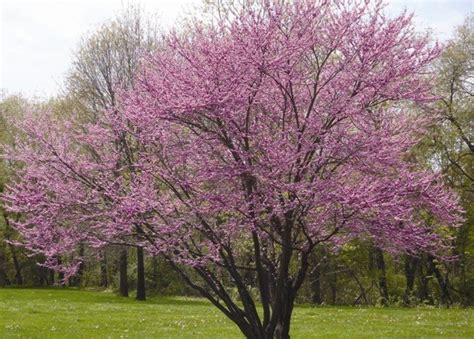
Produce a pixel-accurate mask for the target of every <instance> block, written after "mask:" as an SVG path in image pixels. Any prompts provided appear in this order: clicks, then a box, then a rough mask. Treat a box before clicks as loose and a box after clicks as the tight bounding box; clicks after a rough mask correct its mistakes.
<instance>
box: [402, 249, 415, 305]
mask: <svg viewBox="0 0 474 339" xmlns="http://www.w3.org/2000/svg"><path fill="white" fill-rule="evenodd" d="M417 266H418V258H415V257H411V256H408V255H407V256H405V279H406V287H405V294H404V296H403V301H404V303H405V305H409V304H410V302H411V298H412V297H413V287H414V286H415V276H416V268H417Z"/></svg>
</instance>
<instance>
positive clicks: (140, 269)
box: [136, 247, 146, 300]
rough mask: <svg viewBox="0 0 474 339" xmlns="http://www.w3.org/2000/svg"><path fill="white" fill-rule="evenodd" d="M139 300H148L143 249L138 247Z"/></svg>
mask: <svg viewBox="0 0 474 339" xmlns="http://www.w3.org/2000/svg"><path fill="white" fill-rule="evenodd" d="M136 299H137V300H146V292H145V259H144V254H143V247H137V297H136Z"/></svg>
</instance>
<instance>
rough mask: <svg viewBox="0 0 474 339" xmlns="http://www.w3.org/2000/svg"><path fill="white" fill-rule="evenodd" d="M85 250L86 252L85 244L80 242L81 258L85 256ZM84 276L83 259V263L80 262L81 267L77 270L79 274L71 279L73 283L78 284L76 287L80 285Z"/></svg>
mask: <svg viewBox="0 0 474 339" xmlns="http://www.w3.org/2000/svg"><path fill="white" fill-rule="evenodd" d="M84 252H85V248H84V244H80V245H79V257H80V258H81V259H82V258H84ZM83 276H84V262H83V261H81V263H80V264H79V269H78V270H77V274H76V275H75V276H74V277H73V279H72V280H71V285H73V286H76V287H80V286H81V283H82V277H83Z"/></svg>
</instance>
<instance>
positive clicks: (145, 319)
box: [0, 288, 474, 339]
mask: <svg viewBox="0 0 474 339" xmlns="http://www.w3.org/2000/svg"><path fill="white" fill-rule="evenodd" d="M291 334H292V338H315V337H326V338H328V337H332V338H334V337H351V338H352V337H365V338H367V337H372V338H375V337H377V338H380V337H389V336H390V337H402V336H405V337H407V336H411V337H414V336H416V337H430V338H431V337H451V338H452V337H471V338H474V309H467V310H463V309H437V308H414V309H400V308H351V307H310V306H299V307H297V308H296V309H295V312H294V315H293V322H292V332H291ZM17 337H20V338H109V337H111V338H139V337H141V338H143V339H146V338H240V337H241V335H240V333H239V331H238V330H237V328H236V327H235V326H234V325H233V324H232V322H230V321H229V320H227V319H226V318H225V317H224V316H223V315H221V314H220V313H219V312H218V311H217V310H216V309H215V308H214V307H213V306H211V305H210V304H209V303H208V302H206V301H204V300H200V299H185V298H178V297H176V298H169V297H160V298H154V299H152V300H149V301H146V302H137V301H135V300H133V298H128V299H127V298H120V297H117V296H115V295H114V294H111V293H108V292H89V291H78V290H71V289H12V288H8V289H0V338H17Z"/></svg>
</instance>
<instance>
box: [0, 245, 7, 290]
mask: <svg viewBox="0 0 474 339" xmlns="http://www.w3.org/2000/svg"><path fill="white" fill-rule="evenodd" d="M0 241H1V242H2V243H1V244H0V287H4V286H6V285H8V284H7V282H8V277H7V256H6V253H5V246H4V243H3V241H2V240H0Z"/></svg>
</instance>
